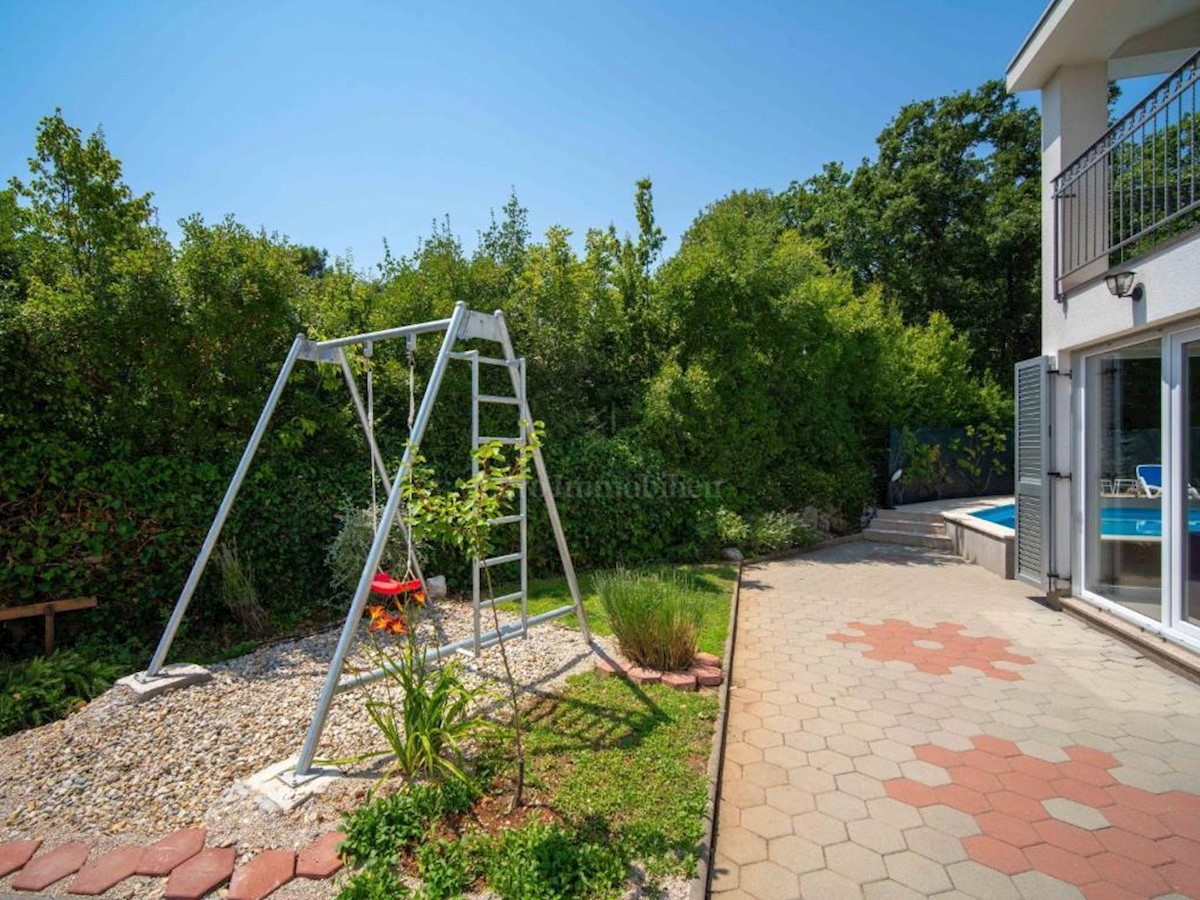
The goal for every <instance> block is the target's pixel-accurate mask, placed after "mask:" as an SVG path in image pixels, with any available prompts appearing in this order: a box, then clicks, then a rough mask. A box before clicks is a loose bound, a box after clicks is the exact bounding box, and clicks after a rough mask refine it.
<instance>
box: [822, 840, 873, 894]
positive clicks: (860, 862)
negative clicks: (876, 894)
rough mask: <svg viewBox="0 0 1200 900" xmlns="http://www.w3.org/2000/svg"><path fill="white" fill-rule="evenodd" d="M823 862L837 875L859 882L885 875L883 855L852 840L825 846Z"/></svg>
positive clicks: (863, 882) (862, 882) (864, 882)
mask: <svg viewBox="0 0 1200 900" xmlns="http://www.w3.org/2000/svg"><path fill="white" fill-rule="evenodd" d="M825 864H826V865H827V866H829V868H830V869H832V870H833V871H835V872H837V873H838V874H839V875H844V876H845V877H846V878H848V879H850V880H851V881H855V882H857V883H859V884H866V883H867V882H869V881H879V880H880V879H881V878H886V877H887V869H885V868H884V865H883V856H882V855H880V854H879V853H876V852H875V851H874V850H870V849H868V848H867V847H863V846H860V845H859V844H856V843H854V842H853V841H847V842H846V843H844V844H832V845H830V846H828V847H826V848H825Z"/></svg>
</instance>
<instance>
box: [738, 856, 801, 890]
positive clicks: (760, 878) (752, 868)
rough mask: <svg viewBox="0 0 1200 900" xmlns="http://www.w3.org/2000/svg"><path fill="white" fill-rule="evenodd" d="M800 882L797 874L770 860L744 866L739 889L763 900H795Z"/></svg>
mask: <svg viewBox="0 0 1200 900" xmlns="http://www.w3.org/2000/svg"><path fill="white" fill-rule="evenodd" d="M798 881H799V878H798V876H797V875H796V873H795V872H792V871H789V870H788V869H785V868H784V867H783V866H781V865H779V864H778V863H774V862H771V861H770V860H767V861H766V862H756V863H751V864H750V865H748V866H742V867H741V872H740V873H739V875H738V887H739V889H740V890H742V891H744V892H745V893H746V894H749V895H750V896H753V897H759V898H761V900H795V898H796V897H798V896H799V889H798V885H797V883H798Z"/></svg>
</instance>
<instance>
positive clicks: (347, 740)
mask: <svg viewBox="0 0 1200 900" xmlns="http://www.w3.org/2000/svg"><path fill="white" fill-rule="evenodd" d="M500 617H501V622H508V621H512V620H514V618H515V617H514V616H513V615H512V614H511V613H505V612H501V614H500ZM487 618H490V615H487ZM485 622H486V619H485ZM486 627H487V625H486V624H485V628H486ZM470 629H471V609H470V605H469V604H468V603H462V602H455V601H449V600H444V601H441V602H440V603H438V604H436V605H435V606H434V608H433V609H432V611H431V612H430V614H429V616H428V618H427V619H426V621H424V622H423V623H422V625H421V627H420V630H419V632H418V633H419V635H420V636H421V639H422V641H427V640H429V641H437V643H443V642H446V641H449V640H454V639H457V638H461V637H465V636H467V635H468V634H470ZM338 631H339V629H331V630H329V631H325V632H321V633H319V634H316V635H313V636H311V637H306V638H303V639H300V640H294V641H287V642H284V643H280V644H276V645H273V646H271V647H267V648H263V649H261V650H258V651H256V652H255V653H251V654H249V655H247V656H243V657H240V658H238V659H235V660H231V661H229V662H226V663H222V664H219V665H215V666H212V667H210V668H211V671H212V674H213V679H212V681H211V682H209V683H207V684H204V685H200V686H195V687H189V688H185V689H182V690H179V691H175V692H171V693H168V694H164V695H161V696H159V697H156V698H154V699H151V700H148V701H146V702H144V703H140V704H134V703H132V702H131V701H130V699H129V697H128V696H127V694H126V693H125V692H124V691H123V689H120V688H114V689H113V690H110V691H108V692H107V693H105V694H103V695H102V696H100V697H98V698H96V699H95V700H93V701H92V702H91V703H89V704H88V705H87V706H86V707H84V708H82V709H81V710H79V711H78V712H76V713H74V714H72V715H71V716H69V717H68V718H66V719H64V720H62V721H59V722H55V723H52V724H50V725H46V726H43V727H41V728H36V729H32V730H30V731H25V732H22V733H20V734H15V735H11V736H9V737H6V738H3V739H0V840H12V839H16V838H30V837H42V838H44V839H45V846H47V847H49V846H54V845H57V844H58V843H60V842H62V841H66V840H86V841H91V842H94V843H95V844H96V845H97V849H96V850H95V851H93V852H95V853H98V852H102V851H104V850H107V849H109V848H111V847H113V846H115V845H118V844H124V843H138V844H144V843H149V842H151V841H154V840H157V839H158V838H159V837H161V836H162V835H163V834H164V833H166V832H169V831H172V830H174V829H176V828H182V827H188V826H196V825H204V826H205V827H207V828H208V830H209V838H208V842H209V845H210V846H216V845H234V844H236V846H237V847H238V849H239V854H240V855H239V860H241V859H245V858H248V857H249V856H251V855H252V854H253V853H255V852H257V851H258V850H260V849H264V848H272V847H282V848H299V847H302V846H303V845H304V844H306V843H307V842H308V841H310V840H312V839H313V838H314V837H316V836H318V835H319V834H321V833H323V832H325V831H328V830H330V829H331V828H332V827H334V826H335V825H336V824H337V822H338V821H339V819H340V813H341V812H342V811H343V810H345V809H350V808H353V807H354V806H356V805H358V803H359V802H361V799H362V797H363V796H364V795H365V792H366V790H367V788H368V787H369V786H370V785H371V784H372V783H373V776H372V775H371V770H370V768H369V764H364V765H360V766H358V767H355V766H350V767H348V775H349V776H351V777H348V778H346V779H345V780H344V781H342V782H339V783H338V784H337V785H335V786H334V787H333V788H331V789H330V790H329V791H328V792H326V793H325V794H324V795H322V796H320V797H318V798H316V799H314V800H311V801H309V802H308V803H306V804H304V805H303V806H301V807H299V808H298V809H296V810H294V811H293V812H292V813H290V814H282V813H278V812H267V811H265V810H263V809H261V808H260V807H259V806H258V804H257V802H256V800H255V799H254V798H253V797H251V796H249V795H247V793H246V792H245V791H244V790H243V789H242V788H241V786H240V781H241V780H242V779H244V778H246V777H247V776H249V775H251V774H253V773H255V772H257V771H259V770H260V769H262V768H264V767H265V766H267V765H269V764H270V763H273V762H278V761H280V760H282V759H285V758H287V757H289V756H292V755H294V754H295V753H296V752H298V750H299V749H300V745H301V743H302V742H303V739H304V734H305V731H306V729H307V727H308V722H309V717H310V715H311V713H312V709H313V706H314V704H315V702H316V699H317V695H318V693H319V692H320V688H321V684H322V682H323V680H324V677H325V673H326V671H327V666H328V661H329V658H330V656H331V655H332V652H333V649H334V646H335V644H336V643H337V637H338ZM598 643H599V644H600V645H601V646H602V647H605V649H606V650H608V651H609V652H611V645H609V641H607V640H606V639H604V638H599V639H598ZM506 646H507V648H508V652H509V659H510V662H511V664H512V666H513V671H514V675H515V676H516V678H517V680H518V681H519V682H520V683H521V684H522V685H523V686H524V687H525V688H526V689H527V690H531V691H544V690H547V689H552V688H554V687H555V686H557V685H558V684H560V683H561V682H562V680H563V679H565V678H566V677H567V676H568V675H570V674H572V673H574V672H578V671H582V670H585V669H587V668H589V667H590V666H591V665H592V651H591V649H590V648H589V647H588V646H587V645H586V644H585V643H584V642H583V639H582V638H581V636H580V635H579V632H577V631H574V630H571V629H567V628H563V627H561V626H559V625H558V624H556V623H550V624H548V625H543V626H540V627H537V628H534V629H531V630H530V632H529V636H528V637H527V638H525V639H523V640H521V639H510V640H508V641H507V642H506ZM364 649H365V645H364V643H363V642H362V641H360V642H359V643H358V644H357V646H356V649H355V651H354V653H353V654H352V657H351V660H350V663H349V665H348V669H352V668H357V669H360V670H366V669H371V668H373V667H374V666H373V663H372V662H371V661H370V658H369V656H368V655H367V654H366V653H365V652H364ZM464 661H466V662H467V665H468V666H470V667H471V669H472V670H473V671H475V672H477V673H478V675H479V676H481V677H492V678H497V677H499V676H500V675H501V674H502V671H503V670H502V667H501V661H500V651H499V649H498V648H493V649H491V650H488V651H486V652H485V653H484V654H483V655H482V656H481V657H480V659H479V660H469V661H468V660H467V659H466V658H465V657H464ZM376 690H378V688H376ZM364 699H365V694H364V692H363V691H347V692H346V693H344V694H341V695H339V696H338V697H337V698H336V699H335V701H334V703H333V707H332V710H331V712H330V715H329V720H328V723H327V725H326V728H325V732H324V736H323V739H322V743H321V745H320V749H319V754H318V755H319V756H320V757H324V758H341V757H348V756H355V755H358V754H362V753H364V752H366V751H369V750H377V749H382V748H383V744H382V741H381V739H380V738H379V737H378V736H377V734H376V733H375V730H374V727H373V726H372V725H371V723H370V721H369V720H368V718H367V716H366V714H365V712H364V711H363V700H364ZM9 880H10V879H0V892H3V891H4V890H6V889H7V887H8V883H9ZM334 883H336V880H335V882H334ZM68 884H69V880H64V881H62V882H60V883H59V885H57V886H56V888H55V889H56V890H58V891H65V890H66V886H67V885H68ZM161 884H162V882H161V880H156V879H148V878H140V879H130V880H128V881H126V882H123V883H122V884H121V885H118V886H117V887H116V888H114V889H113V890H112V891H111V892H110V893H109V894H108V895H106V896H112V897H131V896H139V897H140V896H156V895H157V891H158V890H160V889H161ZM332 894H333V886H332V885H331V884H330V883H329V882H309V881H305V880H302V879H297V880H296V881H294V882H292V883H291V884H289V885H287V886H286V887H285V888H283V889H281V890H280V891H279V892H277V893H276V894H274V895H273V896H275V897H279V898H280V900H289V898H295V900H301V898H316V897H325V896H331V895H332Z"/></svg>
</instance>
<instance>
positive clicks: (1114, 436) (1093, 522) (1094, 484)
mask: <svg viewBox="0 0 1200 900" xmlns="http://www.w3.org/2000/svg"><path fill="white" fill-rule="evenodd" d="M1086 371H1087V385H1086V392H1085V397H1086V401H1087V405H1086V411H1085V426H1086V427H1085V436H1084V446H1085V450H1086V452H1087V461H1086V470H1087V472H1088V473H1089V474H1088V478H1087V484H1086V490H1087V495H1086V498H1085V504H1086V505H1085V535H1084V539H1085V541H1086V550H1085V558H1086V567H1085V587H1086V588H1087V590H1089V591H1091V592H1092V593H1094V594H1097V595H1099V596H1100V597H1103V598H1104V599H1106V600H1109V601H1111V602H1113V603H1116V604H1119V605H1120V606H1122V607H1124V608H1125V609H1127V610H1130V611H1132V612H1135V613H1138V614H1139V615H1142V616H1145V617H1146V618H1149V619H1153V620H1155V621H1160V620H1161V619H1162V609H1163V607H1162V604H1163V546H1164V544H1163V521H1164V520H1163V470H1164V467H1163V458H1162V452H1163V439H1162V435H1163V430H1162V424H1163V423H1162V386H1163V372H1162V341H1161V339H1159V338H1157V337H1156V338H1154V339H1153V340H1149V341H1142V342H1140V343H1136V344H1130V345H1128V346H1125V347H1121V348H1119V349H1116V350H1110V351H1107V352H1104V353H1099V354H1096V355H1094V356H1090V357H1088V359H1087V364H1086ZM1198 587H1200V586H1198Z"/></svg>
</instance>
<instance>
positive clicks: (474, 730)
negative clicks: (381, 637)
mask: <svg viewBox="0 0 1200 900" xmlns="http://www.w3.org/2000/svg"><path fill="white" fill-rule="evenodd" d="M375 652H376V655H377V657H378V660H379V663H380V665H381V668H382V669H383V670H384V672H386V676H385V677H384V679H383V685H384V696H383V697H382V698H374V697H373V698H370V699H368V700H367V701H366V709H367V715H368V716H369V717H370V719H371V722H372V723H374V725H375V727H376V729H378V731H379V733H380V734H381V735H382V736H383V738H384V740H385V741H386V742H387V745H388V749H387V750H383V751H379V752H377V753H369V754H366V755H364V756H360V757H357V759H360V760H361V759H369V758H372V757H377V756H385V755H391V756H392V757H394V759H393V761H392V763H391V765H390V766H389V767H388V768H387V769H386V770H385V771H384V773H383V775H382V776H380V781H384V780H386V779H387V778H389V777H391V776H392V775H394V774H396V773H397V772H398V773H401V774H403V775H405V776H408V777H410V778H412V777H415V776H421V777H425V778H432V779H438V780H442V779H447V778H450V779H454V780H457V781H460V782H464V783H465V782H467V781H468V777H467V774H466V772H464V771H463V768H462V762H463V750H464V744H465V743H466V741H468V740H469V739H470V738H472V737H474V736H477V735H479V734H480V733H481V732H483V731H485V730H486V729H488V728H490V727H491V724H490V723H489V722H488V721H487V720H485V719H484V718H482V717H481V716H480V715H479V714H478V713H477V712H476V711H475V706H476V704H477V703H478V702H479V701H480V700H482V699H484V698H486V697H487V696H489V693H488V690H487V688H486V686H484V685H480V686H477V687H470V686H468V685H467V683H466V682H465V681H463V678H462V666H461V664H460V663H459V661H458V660H457V659H450V660H446V661H444V662H442V663H441V664H440V665H437V666H430V665H428V664H427V662H426V659H425V651H424V650H423V649H421V648H420V647H419V646H418V645H417V642H416V640H415V639H414V638H413V637H412V635H411V634H409V635H408V637H407V638H406V639H405V641H404V642H403V643H402V645H401V649H400V652H399V653H385V652H384V651H382V650H381V649H380V648H379V646H378V644H376V647H375ZM397 692H398V693H399V694H400V696H399V699H397V698H396V696H395V694H396V693H397ZM397 712H399V716H397Z"/></svg>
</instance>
